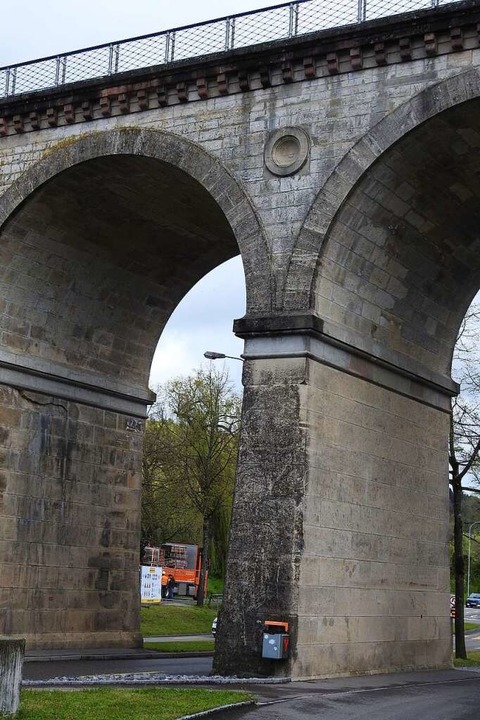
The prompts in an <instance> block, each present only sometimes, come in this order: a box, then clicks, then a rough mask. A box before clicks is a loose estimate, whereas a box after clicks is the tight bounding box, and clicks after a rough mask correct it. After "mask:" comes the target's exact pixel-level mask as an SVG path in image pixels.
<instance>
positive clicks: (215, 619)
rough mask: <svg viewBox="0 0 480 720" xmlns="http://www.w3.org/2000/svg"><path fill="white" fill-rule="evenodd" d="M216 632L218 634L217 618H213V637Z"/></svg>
mask: <svg viewBox="0 0 480 720" xmlns="http://www.w3.org/2000/svg"><path fill="white" fill-rule="evenodd" d="M216 634H217V618H214V620H213V622H212V635H213V637H215V635H216Z"/></svg>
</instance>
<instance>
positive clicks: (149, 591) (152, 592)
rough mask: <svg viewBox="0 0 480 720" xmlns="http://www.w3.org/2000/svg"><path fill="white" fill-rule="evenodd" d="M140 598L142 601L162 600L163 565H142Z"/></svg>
mask: <svg viewBox="0 0 480 720" xmlns="http://www.w3.org/2000/svg"><path fill="white" fill-rule="evenodd" d="M140 599H141V602H142V603H159V602H161V601H162V568H161V567H150V566H149V565H142V574H141V580H140Z"/></svg>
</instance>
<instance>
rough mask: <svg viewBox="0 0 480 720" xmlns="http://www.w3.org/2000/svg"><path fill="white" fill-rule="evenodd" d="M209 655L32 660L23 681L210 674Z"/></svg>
mask: <svg viewBox="0 0 480 720" xmlns="http://www.w3.org/2000/svg"><path fill="white" fill-rule="evenodd" d="M211 670H212V658H211V657H192V658H153V659H152V658H144V659H141V658H125V659H122V660H117V659H116V660H62V661H55V660H53V661H35V662H26V663H24V665H23V673H22V675H23V679H24V680H50V679H53V678H57V677H64V676H67V677H82V676H89V675H105V674H112V673H115V674H116V673H139V672H155V673H165V675H209V674H210V672H211Z"/></svg>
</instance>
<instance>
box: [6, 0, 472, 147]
mask: <svg viewBox="0 0 480 720" xmlns="http://www.w3.org/2000/svg"><path fill="white" fill-rule="evenodd" d="M479 29H480V2H479V0H466V2H463V3H455V4H453V5H448V6H442V7H439V8H436V9H435V10H434V11H432V10H431V9H429V10H423V11H415V12H410V13H405V14H403V15H397V16H394V17H390V18H387V19H385V18H383V19H380V20H373V21H369V22H366V23H362V24H361V25H355V26H347V27H342V28H334V29H329V30H323V31H320V32H318V33H314V34H309V35H305V36H300V37H297V38H293V39H290V40H288V41H281V42H271V43H265V44H261V45H256V46H252V47H250V48H247V49H245V48H242V49H238V50H234V51H231V52H229V53H220V54H217V55H209V56H205V57H202V58H199V59H198V58H197V59H195V60H194V61H192V60H187V61H180V62H176V63H172V64H169V65H161V66H155V67H150V68H147V69H142V70H138V71H129V72H127V73H122V74H118V75H114V76H108V77H102V78H98V79H95V80H85V81H82V82H77V83H74V84H71V85H63V86H61V87H55V88H49V89H45V90H41V91H37V92H33V93H29V94H24V95H20V96H16V97H14V98H11V97H7V98H4V99H3V100H0V138H2V137H6V136H8V135H15V134H21V133H25V132H34V131H38V130H41V129H44V128H51V127H57V126H67V125H72V124H76V123H86V122H87V123H88V122H89V121H91V120H94V119H101V118H106V117H111V116H115V115H119V116H121V115H126V114H130V113H141V112H144V111H146V110H152V109H159V108H160V109H161V108H165V107H168V106H174V105H182V104H186V103H191V102H202V101H205V100H208V99H212V98H218V97H222V96H226V95H233V94H238V93H247V92H250V91H255V90H261V89H266V88H270V87H275V86H281V85H285V84H291V83H298V82H305V81H311V80H315V79H319V78H322V77H331V76H334V75H340V74H343V73H351V72H360V71H362V70H367V69H371V68H375V67H379V66H384V65H393V64H398V63H402V64H403V63H408V62H410V61H413V60H418V59H423V58H426V57H435V56H437V55H445V54H449V53H457V52H459V51H462V50H469V49H470V50H471V49H474V48H478V46H479Z"/></svg>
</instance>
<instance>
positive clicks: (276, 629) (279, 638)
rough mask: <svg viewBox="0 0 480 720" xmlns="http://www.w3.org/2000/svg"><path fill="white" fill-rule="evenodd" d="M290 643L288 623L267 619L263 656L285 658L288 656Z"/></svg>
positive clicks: (276, 658)
mask: <svg viewBox="0 0 480 720" xmlns="http://www.w3.org/2000/svg"><path fill="white" fill-rule="evenodd" d="M282 631H283V632H282ZM289 644H290V636H289V634H288V623H285V622H276V621H274V620H266V621H265V624H264V633H263V644H262V657H263V658H269V659H270V660H285V658H288V651H289Z"/></svg>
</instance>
